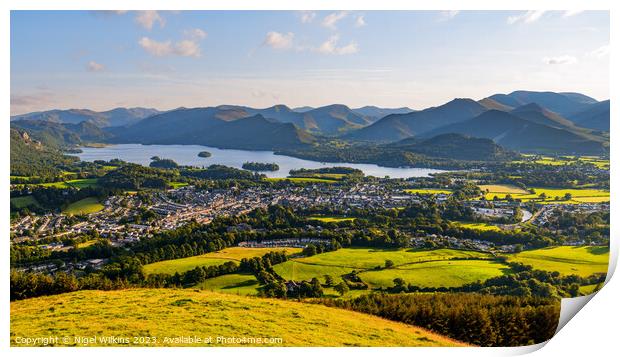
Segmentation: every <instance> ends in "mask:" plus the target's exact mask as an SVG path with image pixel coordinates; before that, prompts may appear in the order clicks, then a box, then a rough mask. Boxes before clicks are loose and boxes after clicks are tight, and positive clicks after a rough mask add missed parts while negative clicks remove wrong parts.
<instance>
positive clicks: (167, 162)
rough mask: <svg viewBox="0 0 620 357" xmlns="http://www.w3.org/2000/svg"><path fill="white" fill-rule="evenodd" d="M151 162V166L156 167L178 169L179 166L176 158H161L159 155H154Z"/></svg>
mask: <svg viewBox="0 0 620 357" xmlns="http://www.w3.org/2000/svg"><path fill="white" fill-rule="evenodd" d="M151 160H152V161H151V163H150V164H149V167H156V168H159V169H176V168H178V167H179V164H177V163H176V162H175V161H174V160H171V159H161V158H159V157H157V156H154V157H152V158H151Z"/></svg>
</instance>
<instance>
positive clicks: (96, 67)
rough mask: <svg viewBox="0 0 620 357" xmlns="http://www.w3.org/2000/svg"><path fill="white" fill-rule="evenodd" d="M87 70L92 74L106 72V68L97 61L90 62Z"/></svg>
mask: <svg viewBox="0 0 620 357" xmlns="http://www.w3.org/2000/svg"><path fill="white" fill-rule="evenodd" d="M86 69H87V70H88V71H90V72H101V71H103V70H105V66H104V65H102V64H101V63H97V62H95V61H90V62H88V64H86Z"/></svg>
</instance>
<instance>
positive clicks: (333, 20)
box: [321, 11, 347, 30]
mask: <svg viewBox="0 0 620 357" xmlns="http://www.w3.org/2000/svg"><path fill="white" fill-rule="evenodd" d="M346 16H347V12H346V11H339V12H333V13H331V14H329V15H327V16H325V18H324V19H323V22H321V25H323V26H324V27H327V28H330V29H332V30H335V29H336V24H337V23H338V21H340V20H342V19H344V18H345V17H346Z"/></svg>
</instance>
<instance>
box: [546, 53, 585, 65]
mask: <svg viewBox="0 0 620 357" xmlns="http://www.w3.org/2000/svg"><path fill="white" fill-rule="evenodd" d="M543 62H544V63H546V64H575V63H577V58H576V57H573V56H567V55H564V56H557V57H545V58H543Z"/></svg>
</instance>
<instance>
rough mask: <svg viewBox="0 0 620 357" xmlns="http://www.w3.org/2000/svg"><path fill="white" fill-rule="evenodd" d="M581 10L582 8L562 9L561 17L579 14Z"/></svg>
mask: <svg viewBox="0 0 620 357" xmlns="http://www.w3.org/2000/svg"><path fill="white" fill-rule="evenodd" d="M582 12H583V10H566V11H564V15H562V17H571V16H575V15H578V14H581V13H582Z"/></svg>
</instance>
